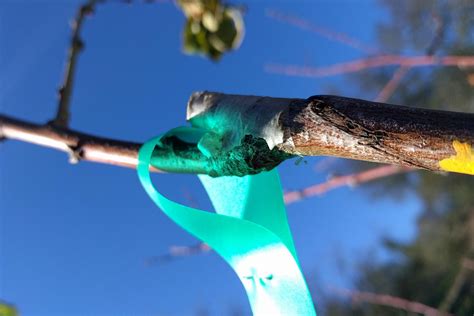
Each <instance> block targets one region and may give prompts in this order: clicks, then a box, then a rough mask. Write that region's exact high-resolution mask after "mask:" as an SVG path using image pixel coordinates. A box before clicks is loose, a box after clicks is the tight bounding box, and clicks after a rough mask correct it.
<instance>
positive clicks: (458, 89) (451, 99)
mask: <svg viewBox="0 0 474 316" xmlns="http://www.w3.org/2000/svg"><path fill="white" fill-rule="evenodd" d="M381 4H382V5H383V6H384V7H385V8H386V9H387V10H388V12H389V16H390V18H389V19H388V20H387V21H386V22H384V23H383V24H381V25H379V26H378V28H377V35H378V40H379V46H380V48H381V49H382V50H383V51H384V52H387V53H396V54H411V55H413V54H418V55H423V54H428V53H434V54H435V55H439V56H443V55H474V1H472V0H451V1H445V0H424V1H411V0H403V1H402V0H382V1H381ZM440 27H442V28H443V29H442V34H441V35H442V36H441V37H440V38H439V40H438V42H437V43H435V47H433V38H434V37H435V36H436V32H437V30H438V31H439V28H440ZM430 46H431V47H430ZM395 70H396V67H384V68H380V69H373V70H367V71H364V72H361V73H359V74H356V75H351V76H350V77H349V80H352V81H353V82H355V83H356V84H357V85H358V87H359V88H360V89H361V92H362V93H363V94H364V97H366V98H374V97H375V96H376V95H377V94H378V93H379V91H381V89H382V88H383V86H384V85H385V84H386V83H387V82H388V81H389V80H390V78H391V77H392V75H393V73H394V71H395ZM473 74H474V69H472V68H463V67H418V68H412V69H411V70H409V72H408V74H407V75H406V76H405V77H404V79H403V80H402V82H401V84H400V85H399V87H398V88H397V90H396V92H395V94H394V95H393V96H392V97H391V99H390V100H389V102H390V103H398V104H405V105H412V106H416V107H424V108H432V109H441V110H452V111H464V112H474V75H473ZM352 167H353V168H354V169H356V170H360V169H365V168H368V167H369V164H368V163H353V164H352ZM367 186H368V190H369V191H370V192H371V193H372V194H373V195H377V196H391V195H393V194H394V193H397V194H398V195H399V196H400V195H401V193H402V192H415V193H416V194H417V195H418V197H419V198H420V199H421V201H422V202H423V211H422V214H421V216H420V218H419V219H418V234H417V236H416V238H415V239H414V240H413V241H412V242H410V243H406V244H404V243H400V242H398V241H395V240H391V239H386V240H385V241H384V245H385V247H386V248H387V249H389V250H390V251H392V253H393V254H394V259H393V260H391V261H388V262H385V263H382V264H375V263H373V262H362V263H361V264H360V267H359V272H360V273H359V276H358V279H357V280H356V282H355V287H356V288H357V289H358V290H361V291H368V292H373V293H380V294H389V295H392V296H396V297H401V298H404V299H407V300H411V301H416V302H420V303H423V304H426V305H428V306H431V307H434V308H438V309H440V310H445V311H447V312H450V313H453V314H455V315H473V314H474V270H469V269H468V268H465V267H464V268H463V266H462V262H463V259H464V258H468V259H471V260H472V259H474V177H472V176H465V175H458V174H449V175H444V174H437V173H432V172H424V171H420V172H417V173H410V174H405V175H399V176H397V177H390V178H387V179H384V180H379V181H376V182H375V183H374V184H370V185H367ZM455 280H456V282H455ZM325 314H327V315H406V314H409V313H407V312H404V311H400V310H397V309H395V308H393V307H386V306H381V305H376V304H368V303H359V304H352V303H351V302H350V301H347V300H344V299H341V298H338V297H334V298H333V299H332V300H330V301H329V302H328V304H327V305H326V313H325Z"/></svg>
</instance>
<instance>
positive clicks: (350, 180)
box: [284, 165, 413, 205]
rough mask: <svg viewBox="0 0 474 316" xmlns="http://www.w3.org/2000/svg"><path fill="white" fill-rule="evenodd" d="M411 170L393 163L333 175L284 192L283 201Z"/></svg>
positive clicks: (293, 201)
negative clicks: (326, 179) (336, 175)
mask: <svg viewBox="0 0 474 316" xmlns="http://www.w3.org/2000/svg"><path fill="white" fill-rule="evenodd" d="M411 170H413V169H412V168H408V167H400V166H394V165H388V166H380V167H375V168H372V169H369V170H365V171H362V172H358V173H353V174H348V175H344V176H338V177H333V178H331V179H329V180H328V181H326V182H323V183H319V184H315V185H312V186H309V187H306V188H304V189H302V190H296V191H289V192H285V195H284V199H285V203H286V204H287V205H288V204H291V203H295V202H298V201H300V200H303V199H305V198H308V197H311V196H318V195H323V194H324V193H327V192H328V191H331V190H333V189H336V188H339V187H344V186H356V185H359V184H361V183H366V182H370V181H373V180H376V179H380V178H383V177H388V176H391V175H394V174H398V173H401V172H408V171H411Z"/></svg>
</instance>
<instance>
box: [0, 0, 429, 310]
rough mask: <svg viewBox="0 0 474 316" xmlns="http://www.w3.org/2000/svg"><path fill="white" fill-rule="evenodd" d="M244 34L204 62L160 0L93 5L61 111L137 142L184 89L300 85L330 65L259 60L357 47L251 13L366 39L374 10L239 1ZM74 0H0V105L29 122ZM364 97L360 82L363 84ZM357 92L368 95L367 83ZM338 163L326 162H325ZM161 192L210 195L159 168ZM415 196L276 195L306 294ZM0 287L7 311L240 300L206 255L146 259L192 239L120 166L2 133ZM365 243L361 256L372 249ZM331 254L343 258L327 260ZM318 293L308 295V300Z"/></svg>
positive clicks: (173, 116) (50, 108) (50, 100)
mask: <svg viewBox="0 0 474 316" xmlns="http://www.w3.org/2000/svg"><path fill="white" fill-rule="evenodd" d="M242 3H244V4H246V5H247V7H248V12H247V14H246V15H245V23H246V37H245V39H244V42H243V45H242V47H241V48H240V49H239V50H238V51H236V52H234V53H231V54H228V55H226V56H224V58H223V59H222V60H221V62H219V63H212V62H210V61H208V60H205V59H203V58H200V57H191V56H187V55H184V54H182V53H181V49H180V48H181V38H180V34H181V30H182V28H183V23H184V18H183V15H182V13H181V12H180V11H179V10H177V8H176V7H175V6H174V5H173V4H171V3H164V4H157V5H145V4H137V5H132V6H127V5H124V4H107V5H103V6H100V7H99V8H98V11H97V14H96V15H95V16H94V17H92V18H91V19H88V20H87V21H86V25H85V28H84V32H83V38H84V40H85V43H86V49H85V51H84V52H83V54H82V55H81V56H80V60H79V71H78V73H77V80H76V85H75V89H74V97H73V108H72V113H73V117H72V126H73V128H75V129H79V130H82V131H85V132H89V133H95V134H99V135H102V136H108V137H113V138H118V139H125V140H133V141H145V140H147V139H149V138H151V137H153V136H155V135H157V134H160V133H162V132H164V131H166V130H168V129H170V128H173V127H176V126H179V125H183V124H185V105H186V101H187V99H188V97H189V95H190V94H191V93H192V92H193V91H195V90H214V91H221V92H227V93H240V94H257V95H270V96H282V97H302V98H305V97H308V96H311V95H314V94H320V93H324V92H325V88H326V87H327V86H328V85H329V84H332V85H335V86H337V87H338V88H339V89H340V90H341V91H344V93H345V94H346V95H351V96H358V95H355V94H354V92H351V91H352V90H351V89H349V88H348V87H347V84H346V83H345V82H344V81H343V80H341V79H340V78H329V79H328V78H326V79H318V80H314V79H302V78H289V77H283V76H278V75H271V74H267V73H265V72H264V71H263V65H264V63H265V62H281V63H303V62H306V63H311V64H318V65H324V64H330V63H334V62H340V61H346V60H350V59H352V58H356V57H359V56H360V53H359V52H357V51H355V50H353V49H351V48H348V47H346V46H344V45H341V44H339V43H334V42H330V41H328V40H327V39H324V38H322V37H319V36H317V35H315V34H312V33H308V32H304V31H301V30H299V29H296V28H294V27H290V26H288V25H284V24H281V23H279V22H276V21H274V20H271V19H269V18H267V17H266V16H265V9H266V8H274V9H279V10H282V11H286V12H289V13H294V14H297V15H300V16H301V17H304V18H306V19H309V20H312V21H313V22H314V23H316V24H319V25H322V26H326V27H328V28H331V29H333V30H336V31H341V32H346V33H349V34H351V35H352V36H354V37H356V38H358V39H360V40H362V41H366V42H368V43H374V38H375V36H374V27H375V23H376V22H377V21H380V20H381V19H384V18H386V14H385V12H383V11H381V9H380V8H379V7H378V5H377V4H376V3H374V2H373V1H361V0H353V1H350V0H346V1H329V0H327V1H242ZM76 7H77V2H76V1H59V0H39V1H13V0H2V1H1V2H0V108H1V112H2V113H7V114H9V115H15V116H18V117H20V118H24V119H28V120H32V121H35V122H45V121H47V120H49V119H51V118H52V115H53V114H54V113H55V107H56V102H57V101H56V89H57V87H58V85H59V82H60V78H61V77H62V73H63V64H64V60H65V54H66V48H67V46H68V41H69V33H70V31H69V27H68V21H69V20H70V18H71V17H72V16H73V15H74V14H75V10H76ZM366 97H367V96H366ZM368 97H370V96H368ZM319 160H320V159H318V158H312V159H307V161H308V163H307V164H300V165H298V166H296V165H295V163H294V161H288V162H286V163H284V164H283V165H282V166H281V167H279V170H280V172H281V178H282V183H283V187H284V188H288V189H296V188H302V187H304V186H307V185H310V184H315V183H319V182H322V181H324V180H325V179H326V177H327V173H318V172H316V171H314V169H313V166H314V164H315V163H316V162H317V161H319ZM332 171H333V172H337V170H332ZM155 181H156V185H157V186H158V187H160V188H162V189H163V192H164V193H165V194H166V195H168V196H169V197H171V198H174V199H176V200H179V201H182V202H183V203H189V201H187V200H186V198H185V196H186V195H188V194H189V193H190V194H191V195H192V196H193V198H194V199H195V200H196V201H197V202H198V203H199V206H200V207H203V208H209V207H210V205H209V202H208V200H207V198H206V196H205V193H204V191H203V189H202V188H201V186H200V184H199V182H198V180H197V178H196V177H195V176H183V175H159V176H157V177H156V178H155ZM419 210H420V204H419V202H418V201H417V200H416V199H414V198H408V199H406V200H404V201H401V202H400V201H399V202H395V201H393V200H386V199H378V200H375V201H374V200H372V199H371V198H370V197H368V196H367V195H366V194H364V192H363V191H361V190H358V189H355V190H351V189H339V190H336V191H332V192H330V193H328V194H327V195H325V196H324V197H322V198H313V199H308V200H305V201H303V202H300V203H296V204H293V205H291V206H289V207H288V216H289V221H290V225H291V227H292V230H293V234H294V238H295V243H296V247H297V249H298V252H299V256H300V262H301V264H302V269H303V272H304V274H305V276H306V278H307V280H308V283H309V284H310V287H311V290H312V293H313V295H314V296H315V297H316V300H317V298H318V297H319V296H321V295H322V294H324V292H325V288H326V287H327V286H328V285H333V286H341V287H342V286H344V287H349V286H350V285H351V282H350V278H351V276H353V275H354V273H355V272H356V271H355V270H354V269H355V268H354V264H355V263H356V262H357V260H365V259H367V256H371V257H370V258H374V260H376V258H379V259H383V258H384V257H386V254H385V253H384V252H383V251H382V250H381V244H380V237H381V236H392V237H396V238H399V239H402V240H407V239H409V238H411V237H412V236H413V234H414V233H415V231H414V229H415V220H416V215H417V214H418V212H419ZM0 215H1V217H0V298H1V299H5V300H7V301H9V302H12V303H14V304H16V305H17V306H18V308H19V310H20V311H21V313H22V315H195V314H196V312H197V311H198V310H207V311H208V312H209V313H210V314H211V315H225V314H230V312H231V310H232V309H238V310H241V311H243V312H244V313H246V314H248V313H249V312H250V308H249V306H248V303H247V299H246V296H245V292H244V290H243V288H242V286H241V285H240V283H239V281H238V279H237V277H236V276H235V275H234V274H233V272H232V271H231V269H230V268H229V267H228V266H227V265H226V264H225V263H224V261H223V260H221V259H220V258H219V257H218V256H217V255H216V254H214V253H209V254H206V255H199V256H194V257H189V258H186V259H179V260H176V261H175V262H172V263H168V264H165V265H160V266H155V267H146V266H145V265H144V263H143V262H144V260H145V259H146V258H147V257H150V256H154V255H159V254H162V253H165V252H167V250H168V247H169V246H170V245H192V244H195V243H196V240H195V239H194V238H193V237H191V236H190V235H188V234H187V233H186V232H184V231H182V230H181V229H180V228H179V227H177V226H176V225H175V224H174V223H172V222H171V221H170V220H169V219H168V218H167V217H166V216H165V215H163V214H162V213H161V212H160V211H159V210H158V209H157V208H156V207H155V206H154V205H153V203H152V202H151V201H150V200H149V198H148V197H147V196H146V194H145V192H144V191H143V190H142V188H141V186H140V184H139V182H138V179H137V176H136V173H135V172H134V170H129V169H121V168H117V167H111V166H105V165H96V164H92V163H87V162H83V163H79V164H78V165H70V164H68V162H67V159H66V157H65V155H64V154H62V153H58V152H56V151H53V150H49V149H45V148H41V147H36V146H32V145H28V144H23V143H18V142H13V141H8V142H5V143H3V144H1V145H0ZM371 251H373V252H374V253H375V254H376V255H373V254H372V253H371ZM341 261H343V262H345V263H346V266H347V269H346V270H344V269H342V270H341ZM316 303H318V302H316Z"/></svg>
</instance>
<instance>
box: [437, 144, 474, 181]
mask: <svg viewBox="0 0 474 316" xmlns="http://www.w3.org/2000/svg"><path fill="white" fill-rule="evenodd" d="M453 147H454V150H455V151H456V156H451V157H449V158H446V159H443V160H441V161H440V162H439V166H440V167H441V169H442V170H444V171H450V172H458V173H466V174H472V175H474V151H473V150H472V147H471V145H469V144H468V143H461V142H460V141H457V140H455V141H453Z"/></svg>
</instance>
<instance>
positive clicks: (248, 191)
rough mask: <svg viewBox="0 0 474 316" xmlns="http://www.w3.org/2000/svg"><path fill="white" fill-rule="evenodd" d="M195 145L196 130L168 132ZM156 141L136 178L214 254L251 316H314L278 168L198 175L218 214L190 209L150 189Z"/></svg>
mask: <svg viewBox="0 0 474 316" xmlns="http://www.w3.org/2000/svg"><path fill="white" fill-rule="evenodd" d="M170 133H171V134H173V135H174V136H176V137H178V138H181V139H183V140H186V141H189V140H193V141H195V142H196V143H197V140H196V139H195V138H196V135H202V133H201V134H200V133H197V132H196V129H194V128H186V127H184V128H183V127H181V128H177V129H174V130H172V131H170V132H168V133H167V135H170ZM160 138H161V137H157V138H154V139H152V140H150V141H148V142H147V143H145V144H144V145H143V146H142V147H141V149H140V152H139V162H138V176H139V179H140V181H141V183H142V185H143V187H144V188H145V191H146V192H147V193H148V195H149V196H150V198H151V199H152V200H153V202H155V204H156V205H157V206H158V207H159V208H160V209H161V210H162V211H163V212H164V213H165V214H166V215H168V216H169V217H170V218H171V219H172V220H173V221H175V222H176V223H177V224H178V225H180V226H181V227H182V228H184V229H185V230H187V231H188V232H189V233H191V234H193V235H194V236H196V237H197V238H199V239H200V240H202V241H203V242H205V243H206V244H207V245H209V246H210V247H211V248H212V249H214V250H215V251H216V252H217V253H218V254H219V255H220V256H221V257H222V258H224V260H225V261H227V262H228V263H229V265H230V266H231V267H232V269H233V270H234V271H235V273H236V274H237V275H238V277H239V278H240V280H241V282H242V284H243V286H244V288H245V290H246V292H247V296H248V298H249V301H250V306H251V308H252V312H253V314H254V315H316V312H315V309H314V305H313V302H312V300H311V295H310V293H309V291H308V287H307V285H306V282H305V280H304V277H303V275H302V273H301V270H300V267H299V263H298V258H297V256H296V251H295V247H294V244H293V239H292V236H291V232H290V229H289V226H288V221H287V217H286V211H285V204H284V201H283V192H282V188H281V185H280V179H279V176H278V172H277V171H276V169H274V170H272V171H270V172H264V173H260V174H257V175H252V176H245V177H220V178H211V177H209V176H203V175H201V176H199V178H200V180H201V182H202V183H203V185H204V187H205V189H206V191H207V193H208V194H209V197H210V199H211V202H212V204H213V206H214V208H215V211H216V213H212V212H207V211H204V210H199V209H195V208H192V207H188V206H185V205H182V204H179V203H176V202H173V201H171V200H169V199H167V198H166V197H164V196H163V195H161V194H160V193H159V192H158V191H157V190H156V189H155V187H154V185H153V183H152V180H151V177H150V172H149V166H150V159H151V157H152V153H153V150H154V148H155V146H156V145H159V144H160Z"/></svg>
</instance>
